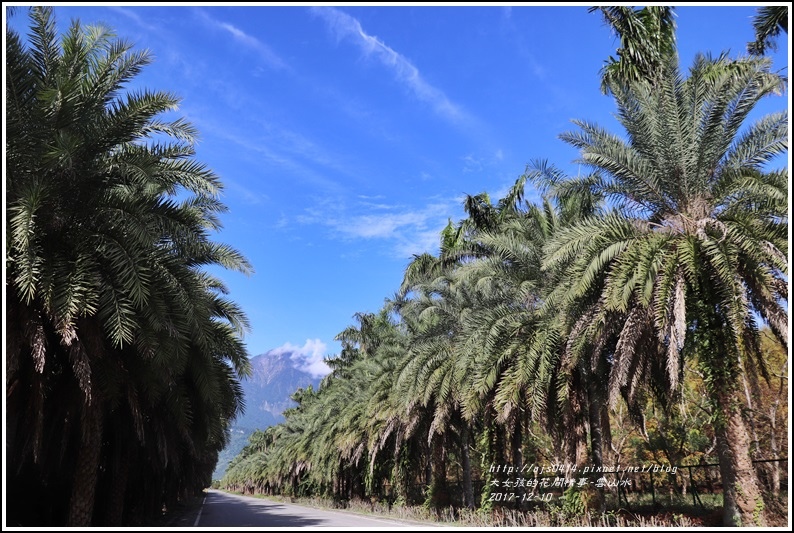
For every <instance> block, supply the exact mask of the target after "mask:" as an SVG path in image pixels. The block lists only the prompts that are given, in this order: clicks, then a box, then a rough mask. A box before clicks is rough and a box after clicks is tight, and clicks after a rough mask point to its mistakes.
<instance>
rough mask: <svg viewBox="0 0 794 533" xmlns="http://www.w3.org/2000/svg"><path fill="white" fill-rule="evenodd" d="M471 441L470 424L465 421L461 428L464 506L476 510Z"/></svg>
mask: <svg viewBox="0 0 794 533" xmlns="http://www.w3.org/2000/svg"><path fill="white" fill-rule="evenodd" d="M469 440H470V438H469V424H468V423H467V422H466V421H465V420H464V421H462V423H461V428H460V457H461V463H462V466H463V505H464V506H465V507H467V508H468V509H474V486H473V485H472V481H471V454H470V453H469Z"/></svg>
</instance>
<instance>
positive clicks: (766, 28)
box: [747, 6, 788, 55]
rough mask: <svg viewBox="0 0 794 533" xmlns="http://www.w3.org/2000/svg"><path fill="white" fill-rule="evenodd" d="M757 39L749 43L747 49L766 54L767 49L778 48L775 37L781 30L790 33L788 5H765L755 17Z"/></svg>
mask: <svg viewBox="0 0 794 533" xmlns="http://www.w3.org/2000/svg"><path fill="white" fill-rule="evenodd" d="M753 29H754V30H755V41H752V42H749V43H747V51H748V52H749V53H751V54H753V55H764V54H765V53H766V51H767V50H777V43H776V42H775V38H776V37H777V36H778V35H780V32H781V31H783V32H784V33H788V6H763V7H759V8H758V12H757V13H756V15H755V17H753Z"/></svg>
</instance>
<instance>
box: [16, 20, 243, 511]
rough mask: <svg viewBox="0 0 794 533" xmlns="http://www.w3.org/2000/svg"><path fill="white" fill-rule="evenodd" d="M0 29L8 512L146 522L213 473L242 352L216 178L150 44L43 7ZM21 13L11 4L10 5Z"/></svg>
mask: <svg viewBox="0 0 794 533" xmlns="http://www.w3.org/2000/svg"><path fill="white" fill-rule="evenodd" d="M26 13H27V14H29V17H30V31H29V34H28V35H27V39H24V38H23V37H22V36H20V35H19V34H18V33H16V32H15V31H13V30H11V29H8V30H7V33H6V39H7V46H6V74H7V76H6V103H7V112H6V133H7V137H6V139H7V140H6V163H7V167H6V176H5V186H6V208H7V211H6V243H7V244H6V263H5V264H6V306H5V317H6V332H7V336H6V344H5V347H6V367H5V368H6V406H7V410H6V415H7V422H6V453H7V471H6V472H7V473H6V487H7V492H6V507H5V509H6V510H7V512H8V514H7V517H6V518H7V523H8V524H9V525H36V526H53V525H55V526H57V525H68V526H89V525H120V524H139V525H140V524H146V523H147V520H150V519H152V518H153V517H157V516H159V515H160V514H161V512H162V510H163V508H164V506H165V507H166V508H167V507H170V506H171V505H173V504H174V503H176V502H178V501H180V500H184V499H185V498H187V497H190V496H192V495H193V494H194V493H196V491H201V490H202V489H203V488H204V487H206V486H208V485H209V483H210V481H211V479H210V478H211V473H212V471H213V469H214V467H215V463H216V461H217V456H218V452H219V451H220V450H221V449H222V448H223V447H224V445H225V444H226V442H227V440H228V430H229V424H230V421H231V420H232V419H233V418H234V416H235V415H236V414H237V413H239V412H240V411H241V409H242V408H243V405H244V404H243V395H242V389H241V388H240V384H239V379H240V377H242V376H245V375H246V374H247V372H248V368H249V363H248V359H247V355H246V351H245V349H244V346H243V344H242V340H241V338H242V337H241V336H242V333H243V332H244V331H245V330H246V328H247V327H248V323H247V319H246V317H245V315H244V313H243V312H242V311H241V310H240V309H239V308H238V307H237V306H236V305H235V304H234V303H233V302H232V301H231V300H229V299H228V298H227V297H226V295H225V294H226V289H225V288H224V285H223V284H222V283H221V281H220V280H219V279H217V278H215V277H213V276H211V275H209V274H207V272H206V271H205V267H207V266H213V265H215V266H221V267H224V268H229V269H233V270H237V271H241V272H250V270H251V267H250V265H249V264H248V263H247V261H246V260H245V258H243V257H242V256H241V255H240V254H239V253H238V252H237V251H235V250H233V249H232V248H230V247H228V246H226V245H223V244H218V243H215V242H213V241H212V240H211V236H212V233H213V232H214V231H216V230H217V229H219V228H220V223H219V219H218V215H219V214H220V213H222V212H223V211H224V209H225V207H224V206H223V204H221V203H220V202H219V200H218V193H219V191H220V190H221V183H220V182H219V179H218V177H217V176H216V175H215V174H214V173H213V172H211V171H210V170H209V169H207V168H206V167H204V166H203V165H202V164H200V163H198V162H196V161H195V160H194V159H193V154H194V151H193V145H194V141H195V137H196V131H195V129H194V128H193V127H192V126H191V125H190V124H188V123H187V122H185V121H184V120H181V119H176V120H170V119H166V118H163V117H164V116H165V115H166V114H167V113H169V112H172V111H174V110H176V109H177V105H178V99H177V97H175V96H174V95H172V94H170V93H166V92H154V91H149V90H137V91H135V92H129V93H126V94H125V91H126V90H127V86H128V85H129V84H130V82H131V81H133V79H134V77H135V76H136V75H137V74H138V73H139V72H140V71H141V69H142V68H144V67H145V66H146V65H147V64H148V63H149V62H150V61H151V58H150V55H149V54H148V53H147V52H146V51H134V50H133V49H132V46H131V45H130V44H129V43H128V42H126V41H124V40H120V39H117V38H116V37H115V36H114V35H113V33H112V32H111V31H110V30H108V29H105V28H103V27H100V26H81V25H80V23H79V22H77V21H75V22H73V23H72V24H71V25H70V27H69V28H68V30H67V31H66V32H64V33H63V35H62V36H61V37H59V34H58V33H57V31H56V23H55V20H54V17H53V14H52V9H51V8H50V7H33V8H31V9H30V10H29V11H26ZM16 14H18V12H17V13H15V15H16Z"/></svg>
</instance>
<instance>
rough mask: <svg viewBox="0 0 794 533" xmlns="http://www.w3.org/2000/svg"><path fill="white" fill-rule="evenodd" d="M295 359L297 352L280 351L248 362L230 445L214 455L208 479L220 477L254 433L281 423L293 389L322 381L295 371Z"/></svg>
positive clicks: (290, 403) (303, 371) (297, 358)
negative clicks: (241, 405)
mask: <svg viewBox="0 0 794 533" xmlns="http://www.w3.org/2000/svg"><path fill="white" fill-rule="evenodd" d="M299 359H300V353H299V352H297V351H289V350H282V349H274V350H269V351H267V352H265V353H262V354H259V355H256V356H254V357H251V358H250V362H251V375H250V376H249V377H248V378H246V379H241V380H240V386H241V387H242V389H243V394H244V398H245V411H244V413H242V414H241V415H239V416H238V417H237V419H236V420H235V421H234V423H233V424H232V427H231V438H230V442H229V444H228V445H227V446H226V447H225V448H224V449H223V450H221V453H220V454H219V455H218V463H217V465H216V467H215V471H214V472H213V474H212V479H221V478H222V477H223V475H224V473H225V472H226V468H227V467H228V466H229V462H230V461H231V460H232V459H233V458H234V457H235V456H236V455H237V454H239V453H240V451H242V449H243V448H244V447H245V446H246V444H248V437H249V436H251V434H253V432H254V431H256V430H257V429H265V428H267V427H270V426H274V425H276V424H279V423H281V422H283V421H284V417H283V415H282V413H283V412H284V410H285V409H288V408H289V407H292V406H294V405H295V402H294V401H293V400H292V399H291V398H290V396H292V394H293V393H294V392H295V391H296V390H297V389H299V388H306V387H308V386H309V385H311V386H312V387H314V388H315V389H316V388H317V387H319V385H320V381H321V380H322V377H316V376H314V375H312V374H311V373H309V372H306V371H305V370H301V369H300V368H298V365H299V362H300V361H299Z"/></svg>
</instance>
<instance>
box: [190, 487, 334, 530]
mask: <svg viewBox="0 0 794 533" xmlns="http://www.w3.org/2000/svg"><path fill="white" fill-rule="evenodd" d="M198 525H199V526H201V527H312V526H322V525H327V523H325V521H324V520H322V519H318V518H312V517H306V516H301V515H298V514H294V513H291V512H288V511H287V510H286V507H285V506H284V505H281V504H278V503H275V502H269V501H264V500H255V499H252V498H246V497H238V496H232V495H228V494H224V493H221V492H210V493H209V494H208V495H207V501H206V502H205V504H204V507H203V509H202V514H201V520H200V521H199V524H198Z"/></svg>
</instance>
